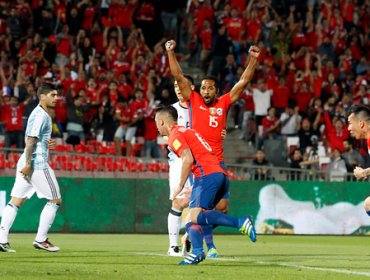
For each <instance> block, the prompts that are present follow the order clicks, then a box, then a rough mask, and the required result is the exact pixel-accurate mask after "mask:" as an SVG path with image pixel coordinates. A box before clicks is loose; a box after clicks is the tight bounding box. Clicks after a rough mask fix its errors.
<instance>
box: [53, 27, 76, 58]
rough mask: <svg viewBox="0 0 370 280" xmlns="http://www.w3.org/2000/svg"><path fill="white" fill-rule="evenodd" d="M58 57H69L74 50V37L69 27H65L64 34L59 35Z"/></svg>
mask: <svg viewBox="0 0 370 280" xmlns="http://www.w3.org/2000/svg"><path fill="white" fill-rule="evenodd" d="M56 37H57V55H59V56H64V57H69V55H70V52H71V48H72V44H73V43H72V37H71V36H70V35H69V27H68V25H63V28H62V32H61V33H59V34H57V36H56Z"/></svg>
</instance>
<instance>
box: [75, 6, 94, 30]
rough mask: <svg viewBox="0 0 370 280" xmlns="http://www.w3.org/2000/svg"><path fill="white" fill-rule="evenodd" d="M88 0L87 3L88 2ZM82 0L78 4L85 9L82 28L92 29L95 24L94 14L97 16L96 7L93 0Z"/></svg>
mask: <svg viewBox="0 0 370 280" xmlns="http://www.w3.org/2000/svg"><path fill="white" fill-rule="evenodd" d="M86 2H87V4H86ZM86 2H85V1H82V2H80V3H79V4H78V5H77V6H79V8H80V9H81V10H82V11H83V21H82V25H81V27H82V29H85V30H86V31H87V30H90V29H91V28H92V26H93V22H94V16H95V7H94V6H93V3H92V1H91V0H88V1H86Z"/></svg>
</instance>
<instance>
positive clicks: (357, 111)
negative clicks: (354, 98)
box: [348, 105, 370, 216]
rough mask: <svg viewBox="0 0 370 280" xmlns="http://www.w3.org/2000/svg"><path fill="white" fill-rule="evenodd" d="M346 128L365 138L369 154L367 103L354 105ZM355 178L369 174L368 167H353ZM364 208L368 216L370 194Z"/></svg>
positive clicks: (369, 213)
mask: <svg viewBox="0 0 370 280" xmlns="http://www.w3.org/2000/svg"><path fill="white" fill-rule="evenodd" d="M348 130H349V132H350V133H351V135H352V136H353V137H354V138H356V139H366V140H367V149H368V153H369V154H370V107H369V106H368V105H354V106H352V107H351V108H350V111H349V115H348ZM353 174H354V175H355V177H356V179H357V180H364V179H366V178H367V177H368V176H370V168H366V169H364V168H362V167H359V166H357V167H355V169H354V170H353ZM364 208H365V210H366V213H367V214H368V215H369V216H370V196H368V197H367V198H366V199H365V203H364Z"/></svg>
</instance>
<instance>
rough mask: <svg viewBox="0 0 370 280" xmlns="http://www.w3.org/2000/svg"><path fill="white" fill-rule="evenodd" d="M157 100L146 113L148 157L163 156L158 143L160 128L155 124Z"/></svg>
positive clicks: (145, 149) (145, 142) (145, 144)
mask: <svg viewBox="0 0 370 280" xmlns="http://www.w3.org/2000/svg"><path fill="white" fill-rule="evenodd" d="M155 112H156V102H153V103H152V104H151V105H150V106H149V108H148V110H147V111H146V112H145V113H144V124H145V132H144V156H145V157H146V158H151V157H152V158H159V157H160V156H161V153H160V150H159V146H158V144H157V136H158V130H157V127H156V125H155V120H154V118H155Z"/></svg>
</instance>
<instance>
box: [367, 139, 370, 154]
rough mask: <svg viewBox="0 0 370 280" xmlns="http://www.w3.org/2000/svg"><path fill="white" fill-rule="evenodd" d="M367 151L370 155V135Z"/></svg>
mask: <svg viewBox="0 0 370 280" xmlns="http://www.w3.org/2000/svg"><path fill="white" fill-rule="evenodd" d="M367 152H368V153H369V155H370V137H368V138H367Z"/></svg>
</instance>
